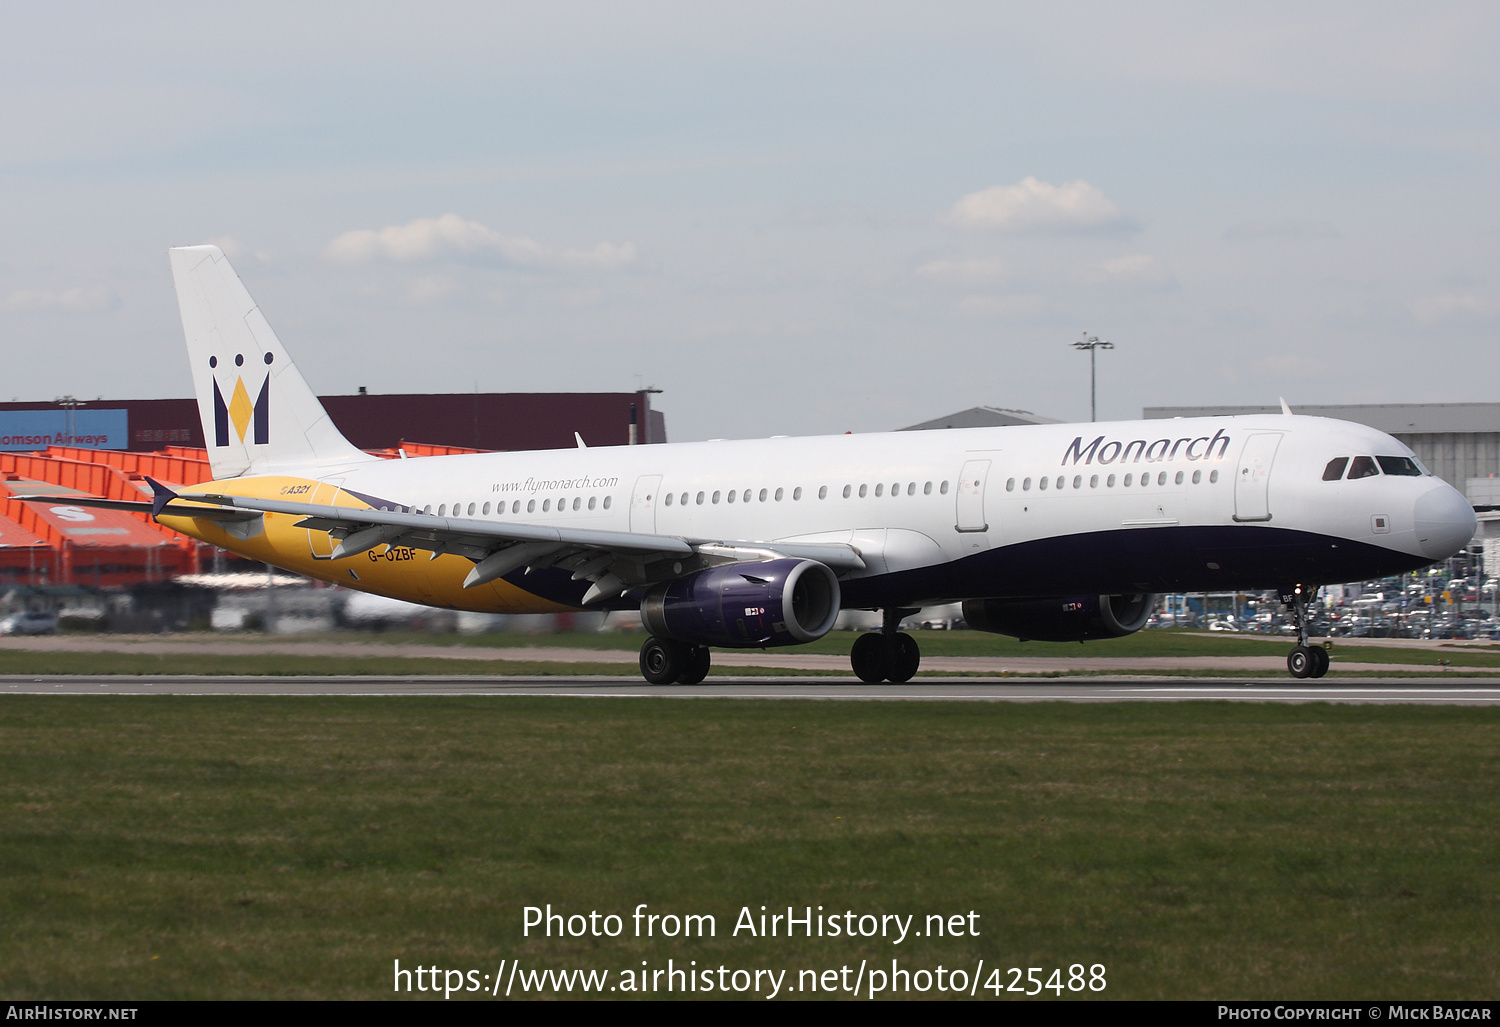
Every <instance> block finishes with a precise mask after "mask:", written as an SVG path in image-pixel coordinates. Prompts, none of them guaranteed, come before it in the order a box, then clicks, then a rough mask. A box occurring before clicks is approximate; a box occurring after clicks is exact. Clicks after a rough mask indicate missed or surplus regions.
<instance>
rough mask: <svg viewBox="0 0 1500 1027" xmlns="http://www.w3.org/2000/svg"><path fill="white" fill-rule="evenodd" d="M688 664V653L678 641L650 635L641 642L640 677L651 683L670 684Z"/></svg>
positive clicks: (680, 674)
mask: <svg viewBox="0 0 1500 1027" xmlns="http://www.w3.org/2000/svg"><path fill="white" fill-rule="evenodd" d="M687 666H688V653H687V652H686V648H685V647H684V646H683V645H682V643H680V642H674V641H672V639H670V638H657V637H656V636H655V635H652V636H651V637H650V638H648V639H646V641H645V642H643V643H641V677H643V678H645V679H646V680H647V681H649V682H651V683H652V684H653V685H670V684H671V683H672V682H674V681H676V680H677V679H678V678H679V677H681V676H682V672H683V670H684V669H685V668H686V667H687Z"/></svg>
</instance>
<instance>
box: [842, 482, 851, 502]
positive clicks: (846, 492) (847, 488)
mask: <svg viewBox="0 0 1500 1027" xmlns="http://www.w3.org/2000/svg"><path fill="white" fill-rule="evenodd" d="M851 488H852V486H849V485H845V486H844V498H845V499H848V498H849V492H850V491H851Z"/></svg>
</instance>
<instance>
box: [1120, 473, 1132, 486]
mask: <svg viewBox="0 0 1500 1027" xmlns="http://www.w3.org/2000/svg"><path fill="white" fill-rule="evenodd" d="M1134 482H1135V477H1134V475H1130V474H1127V475H1125V481H1124V482H1123V483H1122V484H1124V486H1125V487H1126V488H1127V489H1128V488H1130V486H1131V485H1132V484H1134Z"/></svg>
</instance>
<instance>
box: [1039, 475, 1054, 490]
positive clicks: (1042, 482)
mask: <svg viewBox="0 0 1500 1027" xmlns="http://www.w3.org/2000/svg"><path fill="white" fill-rule="evenodd" d="M1051 480H1052V479H1051V478H1042V479H1041V480H1039V481H1038V482H1037V483H1036V487H1037V488H1039V489H1041V490H1042V491H1043V492H1046V491H1047V483H1048V482H1050V481H1051Z"/></svg>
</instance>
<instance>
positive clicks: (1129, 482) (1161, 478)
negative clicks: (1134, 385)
mask: <svg viewBox="0 0 1500 1027" xmlns="http://www.w3.org/2000/svg"><path fill="white" fill-rule="evenodd" d="M1170 473H1171V472H1169V471H1158V472H1157V473H1156V484H1157V485H1165V484H1166V483H1167V478H1168V475H1169V474H1170ZM1187 480H1188V478H1187V473H1186V472H1185V471H1178V472H1177V473H1176V474H1175V475H1173V476H1172V483H1173V484H1175V485H1182V484H1184V483H1185V482H1186V481H1187ZM1218 480H1219V472H1218V471H1209V472H1208V481H1209V484H1213V483H1215V482H1217V481H1218ZM1099 482H1100V479H1099V475H1097V474H1091V475H1089V479H1088V487H1089V488H1091V489H1096V488H1098V487H1099ZM1117 482H1118V484H1119V485H1120V486H1121V487H1123V488H1127V489H1128V488H1130V487H1131V486H1133V485H1141V486H1145V485H1150V484H1151V472H1150V471H1145V472H1143V473H1142V474H1141V476H1140V478H1139V479H1137V478H1136V476H1135V473H1134V472H1133V471H1132V472H1131V473H1129V474H1127V475H1125V477H1124V478H1123V479H1121V478H1117V476H1116V475H1113V474H1111V475H1109V476H1107V477H1106V478H1104V487H1105V488H1107V489H1112V488H1114V487H1115V485H1116V483H1117ZM1192 482H1193V484H1194V485H1198V484H1201V483H1202V482H1203V472H1202V471H1194V472H1193V476H1192ZM1069 484H1070V481H1069V479H1068V476H1067V475H1065V474H1059V475H1058V476H1057V477H1056V478H1050V477H1041V478H1038V479H1037V480H1036V487H1037V490H1038V491H1039V492H1045V491H1047V489H1049V488H1051V489H1054V490H1056V491H1062V490H1063V489H1065V488H1067V487H1068V485H1069ZM1071 484H1072V486H1073V488H1075V489H1082V488H1083V487H1084V482H1083V475H1081V474H1075V475H1073V478H1072V480H1071ZM1031 486H1032V480H1031V479H1030V478H1022V479H1021V491H1022V492H1030V491H1031ZM1015 490H1016V479H1014V478H1007V479H1006V481H1005V491H1006V492H1014V491H1015Z"/></svg>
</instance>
